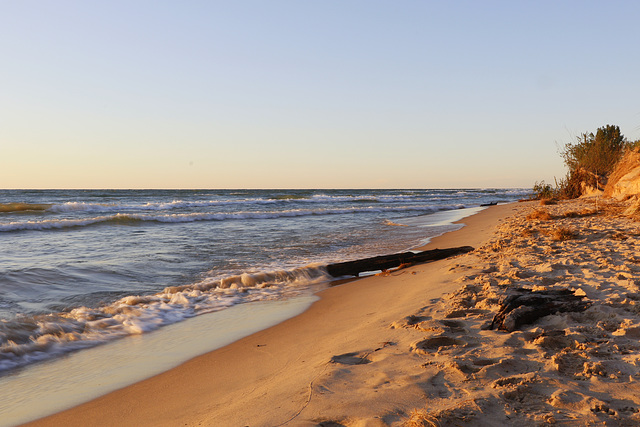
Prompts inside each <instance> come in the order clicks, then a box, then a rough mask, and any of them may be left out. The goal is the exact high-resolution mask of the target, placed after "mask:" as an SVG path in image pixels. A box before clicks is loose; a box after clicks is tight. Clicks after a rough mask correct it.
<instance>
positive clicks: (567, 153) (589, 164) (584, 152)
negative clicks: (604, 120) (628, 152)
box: [560, 125, 628, 187]
mask: <svg viewBox="0 0 640 427" xmlns="http://www.w3.org/2000/svg"><path fill="white" fill-rule="evenodd" d="M576 139H577V141H576V143H574V144H572V143H569V144H567V145H565V146H564V148H563V150H562V151H561V152H560V154H561V155H562V158H563V159H564V162H565V164H566V165H567V167H568V168H569V173H568V179H570V178H571V176H576V177H578V176H580V177H585V176H586V177H587V184H589V185H592V186H594V187H598V186H600V185H601V184H602V182H603V181H604V180H605V179H606V178H607V177H608V176H609V174H610V173H611V172H612V171H613V168H614V167H615V165H616V163H617V162H618V160H620V157H621V156H622V153H623V152H624V149H625V148H626V146H627V145H628V142H627V141H626V140H625V138H624V136H623V135H622V134H621V133H620V128H619V127H618V126H613V125H606V126H603V127H601V128H598V130H597V131H596V134H595V135H594V134H593V133H588V134H587V133H583V134H582V135H580V136H578V137H577V138H576Z"/></svg>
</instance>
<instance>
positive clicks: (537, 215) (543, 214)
mask: <svg viewBox="0 0 640 427" xmlns="http://www.w3.org/2000/svg"><path fill="white" fill-rule="evenodd" d="M527 219H528V220H532V219H539V220H541V221H549V220H551V219H553V217H552V216H551V214H550V213H549V212H547V211H546V210H544V209H538V210H536V211H533V212H531V213H530V214H529V215H527Z"/></svg>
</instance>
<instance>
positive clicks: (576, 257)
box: [30, 201, 640, 426]
mask: <svg viewBox="0 0 640 427" xmlns="http://www.w3.org/2000/svg"><path fill="white" fill-rule="evenodd" d="M537 209H540V206H539V205H538V204H534V203H517V204H508V205H499V206H495V207H491V208H489V209H487V210H485V211H482V212H480V213H479V214H477V215H474V216H472V217H469V218H466V219H464V220H463V221H462V222H464V223H465V224H466V227H464V228H462V229H461V230H458V231H455V232H452V233H448V234H446V235H444V236H441V237H438V238H435V239H433V241H432V242H431V243H430V244H429V245H427V246H426V247H424V248H422V249H433V248H437V247H440V248H444V247H452V246H462V245H470V246H474V247H475V248H476V250H475V251H473V252H471V253H469V254H466V255H461V256H457V257H454V258H451V259H447V260H442V261H437V262H433V263H429V264H422V265H416V266H412V267H408V268H405V269H402V270H397V271H392V272H389V273H386V274H383V275H378V276H374V277H367V278H364V279H361V280H357V281H353V282H350V283H346V284H344V285H341V286H337V287H333V288H330V289H328V290H326V291H323V292H322V293H321V295H320V296H321V299H320V300H319V301H318V302H316V303H314V304H313V305H312V306H311V308H310V309H309V310H307V311H306V312H304V313H303V314H301V315H299V316H297V317H295V318H292V319H289V320H286V321H284V322H283V323H280V324H279V325H276V326H274V327H272V328H269V329H266V330H264V331H261V332H258V333H256V334H253V335H251V336H249V337H246V338H244V339H242V340H239V341H237V342H235V343H233V344H231V345H228V346H226V347H224V348H222V349H219V350H216V351H213V352H211V353H208V354H205V355H203V356H199V357H197V358H194V359H192V360H190V361H188V362H186V363H184V364H183V365H181V366H179V367H177V368H175V369H172V370H170V371H168V372H165V373H163V374H160V375H157V376H155V377H152V378H150V379H148V380H145V381H142V382H139V383H136V384H134V385H132V386H129V387H126V388H124V389H121V390H118V391H116V392H113V393H110V394H108V395H105V396H103V397H100V398H98V399H95V400H93V401H91V402H88V403H86V404H83V405H80V406H78V407H76V408H73V409H71V410H68V411H64V412H61V413H58V414H55V415H53V416H51V417H48V418H45V419H42V420H39V421H36V422H34V423H32V424H30V425H38V426H62V425H66V426H72V425H84V426H86V425H119V426H125V425H131V426H133V425H136V426H140V425H154V426H155V425H167V426H169V425H171V426H173V425H188V426H190V425H194V426H195V425H224V426H227V425H228V426H245V425H246V426H277V425H343V426H377V425H404V424H410V425H462V424H472V425H473V424H477V425H479V424H485V425H540V424H547V423H559V424H562V423H565V424H568V425H582V424H585V423H603V422H604V423H607V424H612V425H625V424H628V425H635V424H637V423H638V422H640V417H639V415H638V408H639V406H640V398H639V397H638V396H640V386H638V382H637V380H638V379H640V375H639V371H640V353H639V349H640V345H638V338H639V337H640V332H638V331H639V330H640V315H639V314H638V313H639V312H640V310H638V305H637V304H639V303H640V294H639V293H638V291H639V289H638V285H637V283H640V259H639V258H638V257H637V255H636V252H635V248H636V247H637V244H638V243H639V241H640V233H638V231H639V230H638V227H637V225H636V223H635V222H633V221H631V220H629V219H628V218H625V217H622V216H619V215H617V213H616V212H617V211H616V207H615V206H608V207H607V208H606V209H602V203H601V204H600V211H599V212H597V213H596V212H593V202H591V201H571V202H565V203H560V204H558V205H553V206H545V207H544V209H545V210H546V212H547V214H548V215H535V218H534V217H532V216H530V214H531V213H532V212H534V211H535V210H537ZM515 288H525V289H530V290H532V291H535V292H537V291H543V290H553V289H570V290H572V291H575V292H574V293H576V294H578V295H581V296H583V298H584V301H585V302H587V303H588V308H587V309H586V310H584V311H581V312H565V313H560V314H557V315H551V316H546V317H543V318H542V319H539V320H537V321H536V322H534V323H533V324H527V325H523V326H521V327H520V328H518V329H516V330H514V331H512V332H505V331H499V330H491V329H488V325H489V324H490V323H491V320H492V319H493V317H494V316H495V314H496V313H497V312H498V311H499V310H500V308H501V306H500V303H501V302H502V301H503V300H504V298H505V297H506V296H508V295H509V293H510V292H512V291H513V289H515Z"/></svg>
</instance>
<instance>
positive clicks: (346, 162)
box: [0, 0, 640, 189]
mask: <svg viewBox="0 0 640 427" xmlns="http://www.w3.org/2000/svg"><path fill="white" fill-rule="evenodd" d="M638 16H640V2H636V1H617V0H612V1H585V0H580V1H557V0H554V1H544V0H543V1H529V2H526V1H511V0H510V1H492V0H486V1H427V0H424V1H416V0H407V1H390V0H386V1H380V0H367V1H350V0H341V1H336V0H322V1H320V0H316V1H311V0H268V1H267V0H260V1H257V0H255V1H254V0H252V1H248V0H247V1H244V0H238V1H233V2H232V1H215V0H209V1H195V0H181V1H161V0H153V1H143V0H127V1H121V0H110V1H108V2H107V1H86V0H78V1H70V0H56V1H45V0H40V1H34V0H25V1H18V0H0V188H25V189H26V188H212V189H216V188H463V187H464V188H486V187H527V188H531V187H532V186H533V184H534V183H535V182H536V181H541V180H545V181H546V182H550V183H553V181H554V178H558V179H560V178H561V177H563V176H564V175H565V173H566V169H565V167H564V165H563V163H562V159H561V157H560V156H559V154H558V150H559V148H561V147H562V146H563V145H564V144H566V143H569V142H573V141H574V140H575V138H576V136H577V135H579V134H581V133H583V132H595V131H596V129H597V128H598V127H601V126H604V125H606V124H614V125H618V126H620V129H621V131H622V133H623V134H624V135H625V136H626V137H627V138H628V139H629V140H637V139H640V79H639V78H638V70H639V69H640V55H638V46H639V45H640V43H639V42H640V34H639V33H638V26H637V19H638Z"/></svg>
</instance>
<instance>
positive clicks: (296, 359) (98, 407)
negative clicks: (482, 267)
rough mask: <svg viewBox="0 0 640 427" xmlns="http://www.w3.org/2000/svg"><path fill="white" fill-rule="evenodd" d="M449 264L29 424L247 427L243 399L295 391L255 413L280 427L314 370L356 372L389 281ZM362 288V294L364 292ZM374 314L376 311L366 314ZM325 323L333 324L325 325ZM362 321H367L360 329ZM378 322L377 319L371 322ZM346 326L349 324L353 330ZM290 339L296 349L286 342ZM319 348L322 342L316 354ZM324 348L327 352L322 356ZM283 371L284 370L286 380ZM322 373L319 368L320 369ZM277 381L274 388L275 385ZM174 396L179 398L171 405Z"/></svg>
mask: <svg viewBox="0 0 640 427" xmlns="http://www.w3.org/2000/svg"><path fill="white" fill-rule="evenodd" d="M517 208H518V204H513V203H510V204H506V205H498V206H495V207H490V208H488V209H486V210H483V211H481V212H480V213H477V214H475V215H472V216H470V217H466V218H464V219H463V220H462V221H461V222H464V223H465V224H466V227H463V228H462V229H460V230H457V231H453V232H449V233H446V234H444V235H441V236H438V237H435V238H433V239H432V240H431V242H429V243H428V244H427V245H425V246H423V247H421V248H419V249H420V250H426V249H428V248H435V247H436V246H438V245H441V246H444V245H446V246H456V245H457V243H456V242H463V243H464V244H471V245H472V246H473V245H474V244H475V245H479V244H480V243H481V242H482V241H484V240H486V239H487V238H489V237H490V235H491V232H492V231H493V229H494V228H495V226H497V225H498V218H501V217H504V216H506V215H507V214H510V213H511V212H512V211H513V210H514V209H517ZM470 242H471V243H470ZM449 262H450V261H449V260H444V261H438V262H436V263H430V264H421V265H417V266H414V267H411V268H409V269H406V270H402V271H399V272H395V273H391V275H390V276H387V277H382V276H369V277H365V278H362V279H359V280H356V281H353V282H350V283H346V284H343V285H341V286H338V287H332V288H329V289H327V290H324V291H322V292H320V294H319V295H320V298H321V299H320V301H318V302H316V303H314V304H313V305H312V306H311V307H310V308H309V309H308V310H307V311H305V312H304V313H302V314H301V315H298V316H296V317H294V318H291V319H288V320H286V321H284V322H282V323H280V324H278V325H276V326H274V327H271V328H269V329H265V330H262V331H260V332H257V333H255V334H253V335H250V336H248V337H246V338H243V339H241V340H239V341H236V342H234V343H232V344H230V345H228V346H226V347H223V348H221V349H218V350H214V351H213V352H210V353H206V354H204V355H202V356H198V357H196V358H194V359H191V360H190V361H188V362H185V363H184V364H182V365H180V366H178V367H176V368H173V369H171V370H169V371H167V372H164V373H162V374H159V375H157V376H154V377H151V378H149V379H147V380H143V381H141V382H138V383H135V384H133V385H131V386H128V387H125V388H124V389H120V390H117V391H115V392H112V393H109V394H107V395H104V396H102V397H99V398H97V399H95V400H93V401H90V402H87V403H85V404H82V405H80V406H77V407H75V408H72V409H69V410H66V411H62V412H60V413H57V414H54V415H52V416H50V417H46V418H44V419H41V420H37V421H35V422H34V423H32V424H29V425H62V424H66V425H69V424H71V425H74V422H75V423H78V424H79V421H78V420H82V424H83V425H91V420H93V421H94V422H95V423H99V422H100V420H104V419H105V417H107V419H110V420H112V421H113V423H114V424H117V425H163V424H164V425H174V424H175V423H176V422H181V423H182V422H183V421H184V422H185V423H187V424H189V423H190V422H193V423H196V420H200V421H203V420H204V421H203V422H205V423H206V422H207V421H206V420H207V419H209V418H207V417H209V416H211V417H213V418H212V419H209V422H212V420H213V419H215V420H216V423H220V422H222V423H223V424H224V423H230V424H232V425H233V424H235V423H237V422H238V423H239V422H241V421H240V420H238V419H235V418H234V417H236V416H246V417H247V418H246V420H249V421H252V420H255V419H256V418H255V417H256V416H257V414H255V413H254V414H251V413H247V411H246V410H243V409H241V408H242V407H243V406H245V405H247V401H246V400H247V398H250V396H248V395H247V394H248V393H249V394H254V395H255V393H256V392H255V390H263V393H265V394H264V395H260V396H254V397H253V398H254V399H255V403H256V404H262V405H266V406H269V401H279V402H285V401H286V400H288V398H289V399H290V398H291V395H292V390H297V391H296V392H293V395H294V396H296V397H297V399H293V400H292V401H291V402H289V403H286V404H285V403H283V404H282V406H281V407H279V408H276V409H275V411H274V412H272V413H263V411H260V412H261V414H260V416H262V417H263V420H264V421H263V423H260V422H259V423H257V424H255V423H252V425H268V424H273V425H275V424H278V423H282V422H285V421H287V420H286V418H287V417H286V416H284V414H289V413H290V414H292V415H293V414H295V413H296V412H297V411H298V410H299V405H300V403H301V401H300V399H301V398H302V401H304V400H305V399H304V398H303V396H304V394H305V393H307V392H308V389H309V384H310V383H313V380H314V378H313V377H315V376H318V375H319V372H318V369H319V367H321V366H326V365H327V363H330V364H331V365H336V366H337V365H341V364H343V365H345V366H357V365H359V363H356V364H355V365H354V364H352V363H350V362H351V361H352V359H353V358H355V359H354V360H356V361H357V360H358V358H357V356H345V355H350V354H351V353H354V352H353V351H349V347H348V346H346V345H345V344H346V342H349V341H351V338H350V337H351V336H352V335H353V334H354V332H356V329H360V328H364V329H365V330H367V332H366V333H365V332H364V331H363V334H365V335H366V334H369V333H371V332H372V331H369V329H371V327H372V325H371V323H372V320H373V319H376V318H377V317H380V316H379V315H376V316H373V313H374V312H376V313H378V312H387V311H389V310H388V309H389V307H386V306H387V300H388V295H387V294H388V289H389V288H388V286H394V284H391V283H388V282H389V281H394V282H403V280H402V279H403V277H401V276H403V275H421V276H424V275H431V274H432V273H435V272H437V271H438V270H439V269H440V268H441V266H442V264H445V263H449ZM440 275H441V274H440ZM445 282H446V283H443V285H444V286H443V287H435V288H436V289H430V290H429V292H430V293H431V294H433V296H434V297H441V296H442V293H443V291H444V289H448V290H453V289H455V287H456V286H458V285H457V284H455V283H450V282H449V281H448V280H446V281H445ZM401 286H404V285H401ZM365 287H366V288H367V289H366V290H363V288H365ZM423 287H424V285H418V286H416V285H415V283H414V284H413V285H412V286H411V285H410V286H408V288H410V289H408V290H410V292H407V293H406V294H405V295H403V296H402V297H401V298H400V300H399V301H397V303H395V304H394V308H393V310H392V311H393V312H394V314H396V317H397V315H399V314H400V313H402V312H404V311H407V310H408V307H407V305H413V306H415V302H416V301H415V297H416V294H420V293H421V291H423V289H421V288H423ZM432 288H433V287H432ZM363 292H366V293H363ZM403 292H404V291H403ZM363 296H366V297H367V300H368V301H369V300H370V301H369V303H367V304H362V303H361V302H360V300H362V297H363ZM371 310H374V311H373V312H370V311H371ZM365 311H367V312H365ZM328 317H330V318H331V320H328V321H326V322H325V321H323V320H322V319H326V318H328ZM367 317H369V318H370V319H372V320H367V322H365V324H363V325H362V324H361V325H358V323H359V322H360V321H361V320H363V319H367ZM392 317H393V316H391V315H390V313H389V314H388V315H386V316H385V318H386V319H387V320H386V321H390V320H391V319H392ZM381 320H382V319H376V322H375V323H379V322H380V321H381ZM349 325H354V326H355V329H354V328H352V327H351V326H349ZM375 329H378V328H375ZM373 332H375V331H373ZM382 332H383V333H384V332H385V331H384V330H383V331H382ZM378 333H379V331H378ZM356 335H361V334H356ZM383 335H384V334H383ZM293 337H295V342H296V343H297V344H296V343H293V342H292V341H291V340H292V338H293ZM319 341H322V342H324V344H323V345H321V346H320V347H318V346H319V345H320V344H319ZM336 341H337V342H336ZM356 341H357V340H356ZM384 342H387V341H384ZM322 346H324V347H326V349H325V350H323V351H320V350H319V349H320V348H321V347H322ZM300 347H302V348H300ZM310 347H318V350H316V351H314V350H311V349H310ZM318 353H320V354H318ZM328 353H335V354H328ZM355 353H357V352H355ZM342 362H344V363H342ZM282 364H284V366H286V367H288V369H287V371H288V372H287V374H286V375H284V371H283V367H282V366H283V365H282ZM292 364H293V365H295V366H294V367H295V369H291V365H292ZM322 370H324V369H320V371H322ZM289 371H293V372H289ZM276 378H277V379H278V381H277V382H278V384H277V385H276V384H273V382H274V380H275V379H276ZM203 382H205V383H206V384H203ZM167 389H170V390H172V392H171V393H166V394H164V393H163V395H162V396H161V395H159V394H158V391H159V390H165V391H166V390H167ZM247 389H251V390H247ZM252 390H253V391H252ZM176 395H180V396H183V397H182V398H176ZM420 395H421V394H420V393H417V394H415V397H413V398H409V396H406V397H405V404H404V405H405V406H406V407H407V409H408V408H409V407H415V406H416V405H418V403H419V402H418V401H419V400H421V399H420ZM187 396H188V397H187ZM232 396H233V397H232ZM234 397H235V398H234ZM176 400H177V401H176ZM215 401H217V402H219V404H218V405H214V406H212V404H211V402H215ZM187 402H189V403H188V404H187ZM230 402H234V404H230ZM185 405H186V406H185ZM252 406H253V405H252ZM222 412H224V413H225V414H226V415H223V414H222ZM234 414H236V415H234ZM92 417H93V418H92ZM225 417H226V418H225ZM283 418H285V419H283ZM223 420H224V422H223ZM296 422H297V421H296Z"/></svg>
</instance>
